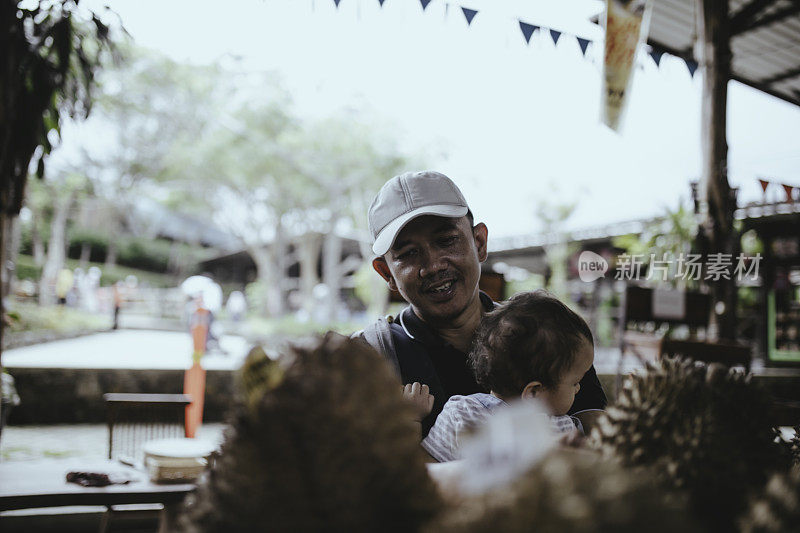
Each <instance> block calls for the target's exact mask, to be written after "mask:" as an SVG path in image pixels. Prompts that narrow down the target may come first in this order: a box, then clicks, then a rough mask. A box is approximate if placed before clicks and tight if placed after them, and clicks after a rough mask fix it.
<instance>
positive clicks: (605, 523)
mask: <svg viewBox="0 0 800 533" xmlns="http://www.w3.org/2000/svg"><path fill="white" fill-rule="evenodd" d="M400 390H401V387H400V385H399V382H398V381H397V379H396V377H395V376H394V375H393V372H392V369H391V368H390V366H389V365H388V364H387V363H386V362H385V361H384V360H383V358H382V357H381V356H379V355H378V354H377V353H375V352H374V351H373V350H372V349H371V348H370V347H368V346H367V345H366V344H365V343H363V342H361V341H358V340H351V339H348V338H345V337H342V336H339V335H335V334H328V335H326V336H325V337H322V338H318V339H315V340H313V341H311V342H310V344H307V345H295V346H293V347H292V348H291V349H289V350H288V351H286V352H285V353H284V354H283V355H281V356H280V357H278V358H276V359H271V358H269V357H267V356H266V355H265V354H264V352H263V351H261V350H258V349H256V350H253V351H252V352H251V354H250V355H249V356H248V359H247V361H246V362H245V365H244V366H243V370H242V378H241V396H240V397H239V398H238V399H237V402H236V406H235V409H234V412H233V416H232V419H231V424H230V430H229V431H228V433H227V434H226V439H225V442H224V444H223V447H222V451H221V455H220V457H219V459H218V460H217V461H216V463H215V465H214V466H213V468H212V469H211V471H210V472H209V474H208V476H207V478H206V480H205V481H204V482H203V483H201V485H200V487H199V489H198V490H197V492H196V494H195V495H194V497H193V498H191V499H190V500H189V503H188V505H187V508H186V510H185V512H184V515H183V516H182V518H181V528H182V529H181V530H182V531H186V532H223V531H224V532H226V533H227V532H234V531H344V530H346V531H403V532H404V533H408V532H414V531H422V532H425V533H450V532H461V531H466V532H481V531H487V532H488V531H492V532H494V531H503V532H514V531H520V532H522V531H531V530H537V531H570V532H573V531H574V532H581V533H584V532H586V533H588V532H605V531H615V532H616V531H620V532H628V531H630V532H638V531H648V532H651V531H652V532H661V531H664V532H667V531H680V532H681V533H691V532H693V531H742V532H747V533H755V532H765V533H766V532H770V533H772V532H776V533H777V532H790V531H800V473H798V468H800V467H795V468H794V469H792V468H791V467H790V464H791V462H792V454H795V455H794V457H795V459H796V457H797V440H796V441H795V442H794V443H790V444H788V445H786V444H778V443H776V440H775V435H776V433H775V431H774V429H773V428H772V427H770V423H769V421H768V417H767V416H766V413H768V410H769V404H770V399H769V397H768V396H767V395H766V393H764V392H763V391H761V390H760V389H758V388H757V387H755V386H754V385H753V384H752V383H751V382H750V378H749V377H748V376H746V375H744V374H741V373H737V372H734V371H728V370H727V369H724V368H722V367H718V366H715V365H711V366H704V365H702V364H695V363H692V362H683V361H677V360H663V361H660V362H659V363H657V364H655V365H653V366H651V367H650V368H649V369H648V370H647V371H646V372H644V373H642V374H637V375H634V376H631V377H629V378H628V380H627V382H626V384H625V387H624V389H623V390H622V391H621V393H620V395H619V398H618V399H617V401H616V403H615V404H614V405H612V406H610V407H609V408H608V410H607V413H606V415H605V416H604V417H603V418H601V422H600V424H599V428H596V429H595V431H594V433H593V434H592V437H591V439H590V441H589V449H583V450H569V449H558V450H555V451H552V452H550V453H549V454H548V455H546V456H545V457H544V459H543V460H541V461H540V462H539V463H537V464H535V465H533V466H531V467H529V468H524V469H521V470H524V471H522V472H519V475H518V476H517V477H516V478H515V479H510V480H508V482H507V483H506V484H505V485H500V486H494V487H493V488H491V489H490V490H487V491H486V492H484V493H482V494H477V495H466V494H461V495H459V496H458V497H455V498H453V497H452V494H449V495H448V498H443V497H442V496H441V495H440V494H439V493H438V492H437V487H436V486H435V485H434V483H433V482H432V480H431V478H430V477H429V476H428V473H427V471H426V468H425V466H424V458H423V452H422V450H421V448H420V446H419V434H418V432H419V428H418V427H415V424H414V423H413V422H412V420H413V413H411V412H409V409H410V408H409V407H408V406H407V405H405V404H404V403H403V401H402V399H401V394H400ZM792 446H794V448H792Z"/></svg>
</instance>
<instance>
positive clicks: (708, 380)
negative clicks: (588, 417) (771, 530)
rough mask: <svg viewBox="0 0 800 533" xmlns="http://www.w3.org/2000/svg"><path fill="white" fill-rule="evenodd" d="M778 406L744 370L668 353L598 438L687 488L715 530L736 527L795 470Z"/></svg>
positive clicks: (624, 398)
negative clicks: (778, 422) (754, 502)
mask: <svg viewBox="0 0 800 533" xmlns="http://www.w3.org/2000/svg"><path fill="white" fill-rule="evenodd" d="M770 404H771V399H770V398H769V396H768V394H767V393H766V392H765V391H763V390H762V389H760V388H758V387H756V386H755V384H754V383H752V382H751V379H750V376H749V375H746V374H744V373H742V372H738V371H735V370H728V369H726V368H725V367H723V366H721V365H716V364H712V365H708V366H707V365H705V364H703V363H697V362H694V361H689V360H679V359H663V360H661V361H659V362H657V363H655V364H651V365H649V367H648V369H647V371H646V372H644V373H641V374H634V375H632V376H630V377H629V378H628V379H627V380H626V382H625V384H624V386H623V389H622V391H621V393H620V394H619V396H618V398H617V400H616V402H615V403H614V404H613V405H612V406H610V407H609V408H608V409H607V410H606V413H605V415H604V416H603V417H601V418H600V419H599V420H598V427H597V428H595V430H594V431H593V433H592V441H593V442H594V444H595V445H596V446H599V447H600V448H601V449H603V450H604V451H605V452H606V453H607V454H611V455H615V456H617V457H619V458H620V459H621V460H622V462H623V463H624V464H626V465H631V466H649V467H652V468H653V471H654V472H655V474H656V475H657V477H658V478H659V479H660V480H661V481H662V482H663V483H664V485H665V486H666V487H669V488H673V489H680V490H683V491H685V492H686V494H687V495H688V497H689V505H690V510H691V512H692V513H693V514H694V515H695V516H696V517H698V519H700V520H701V523H702V524H703V526H704V527H705V528H706V529H708V530H709V531H731V530H732V529H733V527H734V523H735V521H736V518H737V515H738V514H740V513H741V512H742V510H743V509H744V507H745V505H746V503H747V499H748V496H749V495H750V494H751V493H752V492H756V493H757V492H759V491H760V490H761V489H762V488H763V487H764V485H765V483H766V481H767V479H768V478H769V476H770V475H771V474H772V473H773V472H776V471H783V472H785V471H786V469H787V468H788V460H787V457H786V454H785V452H784V451H783V450H782V449H781V446H780V445H779V444H777V443H776V442H775V431H774V429H773V428H772V427H771V425H770V422H769V416H768V414H769V412H770Z"/></svg>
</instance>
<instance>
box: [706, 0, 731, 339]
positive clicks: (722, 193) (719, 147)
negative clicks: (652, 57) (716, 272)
mask: <svg viewBox="0 0 800 533" xmlns="http://www.w3.org/2000/svg"><path fill="white" fill-rule="evenodd" d="M696 5H697V10H698V13H697V29H698V39H699V42H698V43H697V44H698V46H697V52H698V54H697V55H698V56H699V57H698V59H699V60H700V66H701V67H702V69H703V70H702V72H703V100H702V108H701V121H702V125H701V133H700V136H701V146H702V150H703V165H702V188H701V191H702V195H703V200H704V201H705V204H706V206H707V211H706V213H705V215H706V216H705V220H704V222H703V226H702V232H703V237H704V240H705V246H704V248H705V250H702V251H703V252H705V253H706V254H716V253H723V254H731V260H732V261H734V262H735V260H736V257H735V254H736V251H737V249H738V247H737V246H736V239H737V237H738V235H737V234H736V232H735V231H734V230H733V213H734V210H735V209H736V200H735V198H734V196H733V195H732V192H731V187H730V184H729V183H728V143H727V139H726V130H727V123H726V110H727V103H728V81H729V80H730V74H731V49H730V20H729V6H728V0H700V1H698V2H697V4H696ZM707 259H708V256H706V260H707ZM732 271H733V268H731V276H730V277H731V279H730V280H726V279H720V280H719V281H715V282H714V281H712V282H710V285H711V294H712V301H713V305H712V306H711V309H712V310H711V323H712V324H715V325H716V328H717V334H718V336H719V338H720V339H727V340H735V337H736V281H735V279H734V277H733V272H732Z"/></svg>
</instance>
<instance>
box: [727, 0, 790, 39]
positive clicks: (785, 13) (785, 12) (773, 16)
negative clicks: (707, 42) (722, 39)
mask: <svg viewBox="0 0 800 533" xmlns="http://www.w3.org/2000/svg"><path fill="white" fill-rule="evenodd" d="M798 13H800V2H793V3H792V5H790V6H788V7H785V8H783V9H779V10H777V11H775V12H773V13H770V14H769V15H765V16H763V17H761V18H760V19H758V20H755V21H752V22H749V23H747V24H745V25H743V26H739V27H736V28H732V29H731V37H735V36H737V35H741V34H742V33H745V32H748V31H753V30H755V29H757V28H761V27H764V26H768V25H769V24H774V23H776V22H780V21H782V20H784V19H786V18H788V17H792V16H794V15H796V14H798Z"/></svg>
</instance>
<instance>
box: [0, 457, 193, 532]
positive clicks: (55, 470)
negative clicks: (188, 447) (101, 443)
mask: <svg viewBox="0 0 800 533" xmlns="http://www.w3.org/2000/svg"><path fill="white" fill-rule="evenodd" d="M71 471H80V472H107V473H112V472H114V473H120V474H124V475H127V476H129V477H131V478H133V481H131V482H129V483H126V484H120V485H108V486H107V487H83V486H81V485H78V484H77V483H68V482H67V480H66V476H67V472H71ZM194 489H195V485H194V484H193V483H180V484H160V483H152V482H150V480H149V478H148V477H147V474H146V473H145V472H142V471H140V470H136V469H134V468H131V467H129V466H126V465H123V464H121V463H119V462H117V461H110V460H88V461H87V460H86V459H75V458H73V459H42V460H36V461H13V462H0V511H7V510H10V509H32V508H38V507H62V506H67V505H107V506H110V505H122V504H133V503H160V504H163V505H164V509H163V510H162V511H161V516H160V519H159V531H171V530H174V527H173V526H174V521H175V518H176V516H177V512H178V510H179V509H180V504H181V502H182V501H183V498H184V497H185V496H186V495H187V494H188V493H190V492H192V491H193V490H194Z"/></svg>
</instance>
